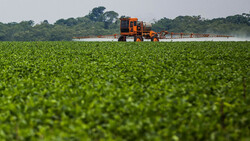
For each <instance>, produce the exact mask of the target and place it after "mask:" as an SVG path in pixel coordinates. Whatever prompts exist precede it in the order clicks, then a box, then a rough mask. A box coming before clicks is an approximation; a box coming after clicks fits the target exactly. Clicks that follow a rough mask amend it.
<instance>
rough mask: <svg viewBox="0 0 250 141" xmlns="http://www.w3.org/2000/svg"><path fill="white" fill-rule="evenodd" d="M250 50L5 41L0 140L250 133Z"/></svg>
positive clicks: (214, 138) (0, 65) (226, 45)
mask: <svg viewBox="0 0 250 141" xmlns="http://www.w3.org/2000/svg"><path fill="white" fill-rule="evenodd" d="M47 26H50V25H47ZM249 49H250V44H249V42H179V43H178V42H174V43H171V42H170V43H162V42H159V43H151V42H143V43H134V42H132V43H118V42H102V43H96V42H0V70H1V71H0V140H25V141H27V140H48V141H50V140H67V141H68V140H74V141H77V140H83V139H86V140H88V139H89V140H149V141H152V140H173V141H178V140H195V141H199V140H200V141H204V140H211V141H219V140H239V141H247V140H250V118H249V117H250V95H249V85H247V84H249V78H250V74H249V60H250V58H249V56H250V55H249V52H250V50H249Z"/></svg>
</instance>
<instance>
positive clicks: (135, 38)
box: [134, 36, 143, 42]
mask: <svg viewBox="0 0 250 141" xmlns="http://www.w3.org/2000/svg"><path fill="white" fill-rule="evenodd" d="M134 41H135V42H143V38H142V37H140V36H135V37H134Z"/></svg>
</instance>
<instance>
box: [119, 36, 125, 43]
mask: <svg viewBox="0 0 250 141" xmlns="http://www.w3.org/2000/svg"><path fill="white" fill-rule="evenodd" d="M118 42H126V36H120V37H119V38H118Z"/></svg>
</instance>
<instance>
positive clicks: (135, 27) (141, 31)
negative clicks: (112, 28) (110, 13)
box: [118, 18, 159, 42]
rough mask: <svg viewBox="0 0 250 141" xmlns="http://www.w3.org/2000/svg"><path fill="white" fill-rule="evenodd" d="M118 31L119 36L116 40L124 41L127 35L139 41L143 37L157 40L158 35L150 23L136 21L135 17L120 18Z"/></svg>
mask: <svg viewBox="0 0 250 141" xmlns="http://www.w3.org/2000/svg"><path fill="white" fill-rule="evenodd" d="M120 20H121V25H120V31H121V36H120V37H119V39H118V41H126V39H127V37H131V36H133V37H134V41H135V42H141V41H143V40H144V38H145V39H151V41H155V42H158V41H159V37H158V34H157V33H156V32H154V31H153V30H152V24H150V23H146V22H142V21H138V19H137V18H121V19H120Z"/></svg>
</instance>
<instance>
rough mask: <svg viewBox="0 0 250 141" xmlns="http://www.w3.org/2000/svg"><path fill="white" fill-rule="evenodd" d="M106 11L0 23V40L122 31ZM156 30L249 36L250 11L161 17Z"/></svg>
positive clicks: (99, 9)
mask: <svg viewBox="0 0 250 141" xmlns="http://www.w3.org/2000/svg"><path fill="white" fill-rule="evenodd" d="M105 10H106V8H105V7H103V6H100V7H96V8H93V9H92V11H91V12H90V13H89V14H88V15H86V16H84V17H78V18H68V19H59V20H57V21H56V22H55V23H54V24H50V23H49V22H48V21H47V20H44V21H43V22H41V23H39V24H34V21H32V20H30V21H22V22H20V23H16V22H12V23H6V24H4V23H1V22H0V41H62V40H72V37H78V36H90V35H111V34H117V33H119V26H120V21H119V14H118V13H116V12H115V11H105ZM121 17H124V16H121ZM153 30H154V31H157V32H159V31H162V30H167V31H169V32H183V33H215V34H226V35H233V36H247V37H250V14H246V13H243V14H241V15H234V16H228V17H226V18H214V19H211V20H209V19H204V18H201V16H178V17H176V18H175V19H169V18H162V19H160V20H158V21H155V22H154V23H153Z"/></svg>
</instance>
